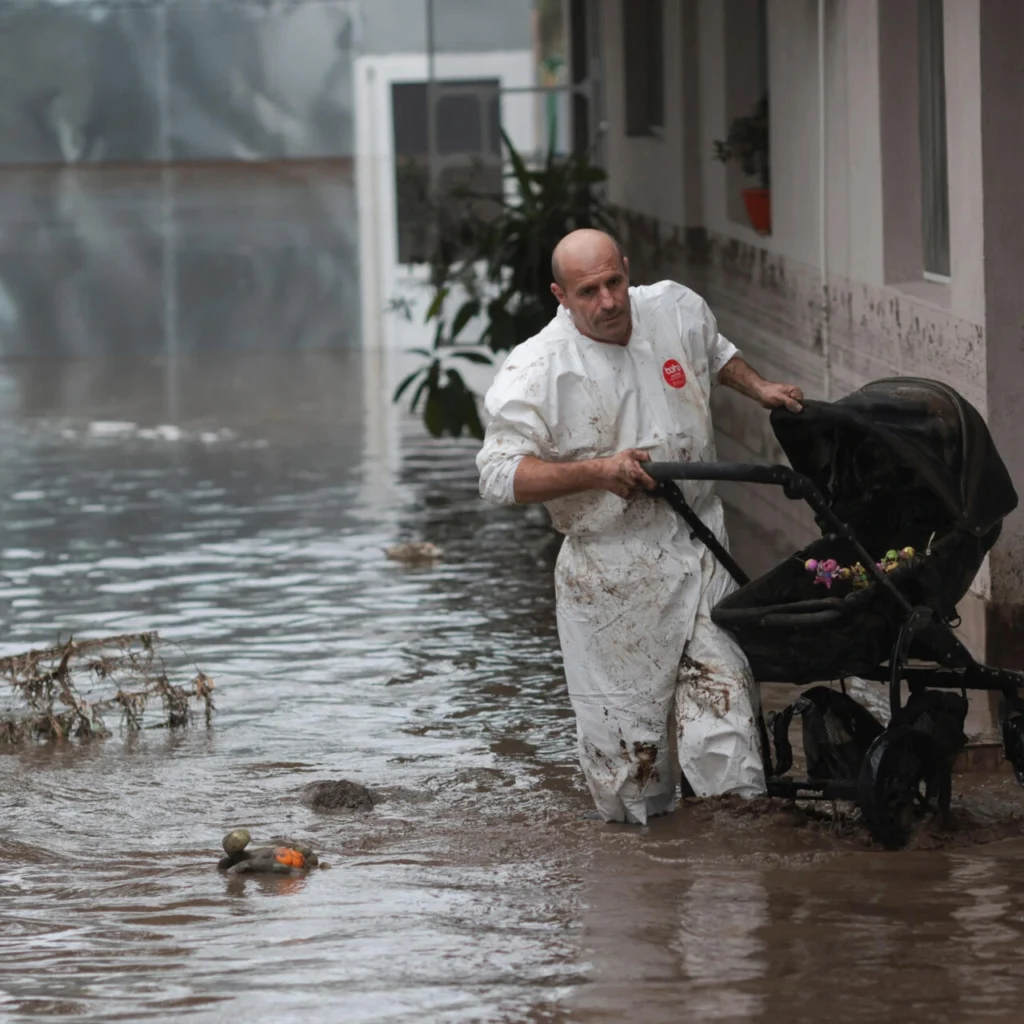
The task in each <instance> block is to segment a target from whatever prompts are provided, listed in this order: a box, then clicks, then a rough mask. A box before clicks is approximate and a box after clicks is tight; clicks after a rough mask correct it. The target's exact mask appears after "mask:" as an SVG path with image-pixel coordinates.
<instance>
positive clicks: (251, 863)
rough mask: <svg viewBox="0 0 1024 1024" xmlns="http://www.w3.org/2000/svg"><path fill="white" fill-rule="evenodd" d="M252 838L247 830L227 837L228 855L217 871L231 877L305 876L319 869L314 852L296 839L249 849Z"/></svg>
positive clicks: (229, 834) (225, 838)
mask: <svg viewBox="0 0 1024 1024" xmlns="http://www.w3.org/2000/svg"><path fill="white" fill-rule="evenodd" d="M251 841H252V836H250V834H249V830H248V829H245V828H236V829H232V831H230V832H228V834H227V835H226V836H224V840H223V843H222V844H221V845H222V846H223V847H224V853H225V854H226V856H224V857H222V858H221V859H220V861H219V862H218V864H217V870H218V871H223V872H224V873H225V874H228V875H290V876H298V875H304V874H306V873H307V872H309V871H311V870H312V869H313V868H315V867H317V866H319V864H320V860H319V858H318V857H317V855H316V854H315V853H314V852H313V848H312V847H311V846H309V845H308V844H306V843H300V842H296V841H295V840H294V839H283V840H281V843H280V844H279V845H275V846H259V847H257V848H256V849H254V850H250V849H248V846H249V843H250V842H251Z"/></svg>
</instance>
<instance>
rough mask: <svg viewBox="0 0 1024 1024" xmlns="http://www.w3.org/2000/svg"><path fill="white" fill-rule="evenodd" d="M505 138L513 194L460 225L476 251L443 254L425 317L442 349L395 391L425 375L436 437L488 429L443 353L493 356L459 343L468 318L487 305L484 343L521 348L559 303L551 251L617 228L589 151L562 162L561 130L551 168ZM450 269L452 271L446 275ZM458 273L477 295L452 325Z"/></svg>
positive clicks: (426, 412)
mask: <svg viewBox="0 0 1024 1024" xmlns="http://www.w3.org/2000/svg"><path fill="white" fill-rule="evenodd" d="M502 138H503V139H504V142H505V146H506V147H507V150H508V155H509V163H510V170H509V172H508V175H507V178H508V180H509V181H510V182H511V184H512V186H513V187H512V188H511V189H510V190H509V191H510V195H508V196H504V197H502V198H501V209H500V212H499V214H498V215H497V216H496V217H494V218H493V219H490V220H486V221H485V220H480V221H477V222H476V223H474V224H472V225H469V226H468V227H469V230H468V231H467V224H466V223H465V222H463V223H462V224H460V225H459V226H458V231H459V232H460V241H461V242H462V243H463V244H464V243H465V239H466V238H467V237H469V238H471V239H472V241H471V243H470V246H469V255H468V256H467V257H466V258H465V260H464V261H463V262H462V263H461V264H460V265H459V266H458V267H452V266H451V262H450V260H448V259H447V258H446V259H445V260H444V261H443V262H444V263H445V266H446V267H447V268H448V271H447V273H446V274H442V275H437V274H436V273H435V275H434V287H435V294H434V299H433V301H432V303H431V305H430V307H429V309H428V310H427V315H426V321H427V322H429V321H431V320H436V321H437V327H436V330H435V334H434V351H433V352H426V351H425V350H423V351H422V354H423V355H424V356H426V357H427V358H428V360H429V361H428V362H427V363H426V364H425V365H424V366H422V367H420V368H419V369H418V370H416V371H415V372H413V373H412V374H410V375H409V376H408V377H407V378H406V379H405V380H404V381H402V383H401V384H400V385H399V387H398V389H397V390H396V392H395V396H394V400H395V401H396V402H397V401H399V400H400V399H401V397H402V395H403V394H404V393H405V392H406V391H407V390H408V389H409V388H410V387H411V386H412V384H413V382H414V381H416V380H419V382H420V383H419V385H418V387H417V389H416V391H415V392H414V395H413V400H412V410H413V411H414V412H416V411H417V410H418V407H419V403H420V400H421V399H422V397H423V396H424V395H426V404H425V405H424V408H423V421H424V424H425V425H426V427H427V429H428V430H429V431H430V432H431V434H433V435H434V436H435V437H438V436H441V435H442V434H451V435H452V436H454V437H459V436H460V435H461V434H462V433H463V432H464V431H465V432H468V433H469V434H471V435H472V436H473V437H476V438H482V437H483V428H482V425H481V423H480V417H479V414H478V412H477V406H476V396H475V395H474V394H473V392H472V391H471V390H470V389H469V388H468V387H467V386H466V383H465V381H464V380H463V378H462V376H461V374H459V373H458V372H457V371H456V370H454V369H452V368H451V367H446V366H444V365H442V356H444V357H445V358H446V359H447V358H448V357H451V358H463V359H467V360H469V361H471V362H476V363H486V362H490V360H489V358H488V357H487V356H486V355H484V354H482V353H480V352H474V351H467V350H465V349H463V350H462V351H459V349H458V348H457V347H456V346H457V342H458V339H459V337H460V335H461V333H462V331H463V330H464V329H465V328H466V326H467V325H468V324H469V322H470V321H471V320H472V319H473V318H474V317H476V316H477V315H479V314H481V313H482V314H483V315H484V318H485V327H484V330H483V333H482V335H481V337H480V341H481V342H482V343H485V344H487V345H488V347H489V348H490V349H491V350H492V351H494V352H499V351H504V350H507V349H510V348H513V347H514V346H515V345H518V344H519V343H520V342H522V341H525V340H526V339H527V338H530V337H532V336H533V335H534V334H536V333H538V331H540V330H541V329H542V328H543V327H544V325H545V324H546V323H547V322H548V321H549V320H550V319H551V317H552V316H553V315H554V313H555V310H556V308H557V302H556V300H555V298H554V296H553V295H552V294H551V288H550V285H551V253H552V250H553V249H554V248H555V246H556V245H557V244H558V242H559V240H560V239H561V238H562V237H563V236H565V235H566V234H568V233H569V232H570V231H573V230H575V229H577V228H600V229H602V230H611V228H612V218H611V215H610V213H609V212H608V208H607V206H606V205H605V203H604V201H603V199H602V197H601V196H600V194H599V193H598V191H597V186H598V185H600V184H601V183H602V182H603V181H604V180H605V177H606V176H605V173H604V171H603V170H601V169H600V168H599V167H596V166H595V165H594V164H593V163H591V162H590V160H589V157H588V156H587V155H586V154H573V155H572V156H569V157H568V158H566V159H564V160H559V159H558V158H557V156H556V153H555V146H554V138H553V137H552V139H551V141H550V144H549V147H548V154H547V158H546V159H545V161H544V164H543V166H541V167H539V168H537V169H534V170H531V169H530V168H529V167H528V166H527V165H526V162H525V160H524V159H523V158H522V156H521V154H520V153H519V152H518V151H517V150H516V148H515V147H514V146H513V145H512V142H511V140H510V139H509V138H508V136H507V135H506V134H505V133H504V132H502ZM464 198H469V197H468V196H465V197H464ZM492 198H493V197H492ZM467 205H468V204H467ZM449 241H450V239H449ZM438 246H439V249H441V250H444V251H445V256H446V257H447V253H448V252H450V251H451V248H452V247H451V246H450V245H446V244H445V239H444V237H441V238H439V239H438ZM434 262H435V264H436V263H437V262H439V261H434ZM481 264H482V265H483V267H484V270H483V276H484V282H482V285H483V287H480V284H479V283H477V282H476V281H475V276H476V275H475V271H474V268H475V267H476V266H479V265H481ZM442 277H443V278H446V279H445V280H441V278H442ZM454 280H459V281H461V282H462V283H463V284H464V285H465V286H466V288H467V291H468V293H469V298H468V299H467V300H466V301H465V302H464V303H463V305H462V306H461V307H460V308H459V310H458V311H457V312H456V313H455V315H454V317H452V320H451V324H450V326H449V324H448V322H447V320H446V319H445V317H444V315H443V308H444V304H445V300H446V299H447V298H448V296H449V294H450V282H452V281H454ZM482 291H485V292H486V293H488V294H490V295H491V296H494V297H492V298H491V299H490V300H489V301H487V302H486V303H484V302H483V301H482V300H481V298H480V293H481V292H482Z"/></svg>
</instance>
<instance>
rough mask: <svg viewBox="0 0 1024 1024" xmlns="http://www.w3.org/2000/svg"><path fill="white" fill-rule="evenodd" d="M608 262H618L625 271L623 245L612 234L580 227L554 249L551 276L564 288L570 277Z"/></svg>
mask: <svg viewBox="0 0 1024 1024" xmlns="http://www.w3.org/2000/svg"><path fill="white" fill-rule="evenodd" d="M608 259H617V260H618V261H619V263H620V265H622V266H623V268H625V254H624V253H623V251H622V246H621V245H619V243H618V242H617V241H616V240H615V239H614V238H612V236H611V235H609V234H608V233H607V232H605V231H597V230H596V229H594V228H579V229H578V230H577V231H571V232H570V233H569V234H567V235H566V236H565V237H564V238H563V239H562V240H561V241H560V242H559V243H558V245H556V246H555V251H554V252H553V253H552V254H551V276H552V277H553V278H554V279H555V283H556V284H557V285H558V286H559V287H560V288H565V282H566V280H567V279H568V277H569V276H570V275H572V274H574V273H579V272H580V271H586V270H587V269H588V268H590V267H593V266H595V265H600V264H603V263H604V262H606V261H607V260H608Z"/></svg>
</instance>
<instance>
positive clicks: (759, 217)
mask: <svg viewBox="0 0 1024 1024" xmlns="http://www.w3.org/2000/svg"><path fill="white" fill-rule="evenodd" d="M743 202H744V203H745V204H746V207H747V216H748V217H749V218H750V223H751V226H752V227H753V229H754V230H755V231H756V232H757V233H758V234H760V235H769V234H771V230H772V193H771V189H767V188H745V189H744V190H743Z"/></svg>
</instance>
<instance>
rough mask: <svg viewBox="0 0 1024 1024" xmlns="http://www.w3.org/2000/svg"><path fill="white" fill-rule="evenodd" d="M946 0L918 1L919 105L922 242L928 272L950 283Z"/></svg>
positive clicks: (929, 277)
mask: <svg viewBox="0 0 1024 1024" xmlns="http://www.w3.org/2000/svg"><path fill="white" fill-rule="evenodd" d="M942 2H943V0H918V8H917V21H918V36H917V53H918V108H919V122H920V142H921V241H922V245H923V250H924V252H923V257H924V276H925V277H926V278H928V279H930V280H940V281H948V280H949V274H950V260H949V168H948V162H947V157H946V66H945V56H944V33H943V25H942Z"/></svg>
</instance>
